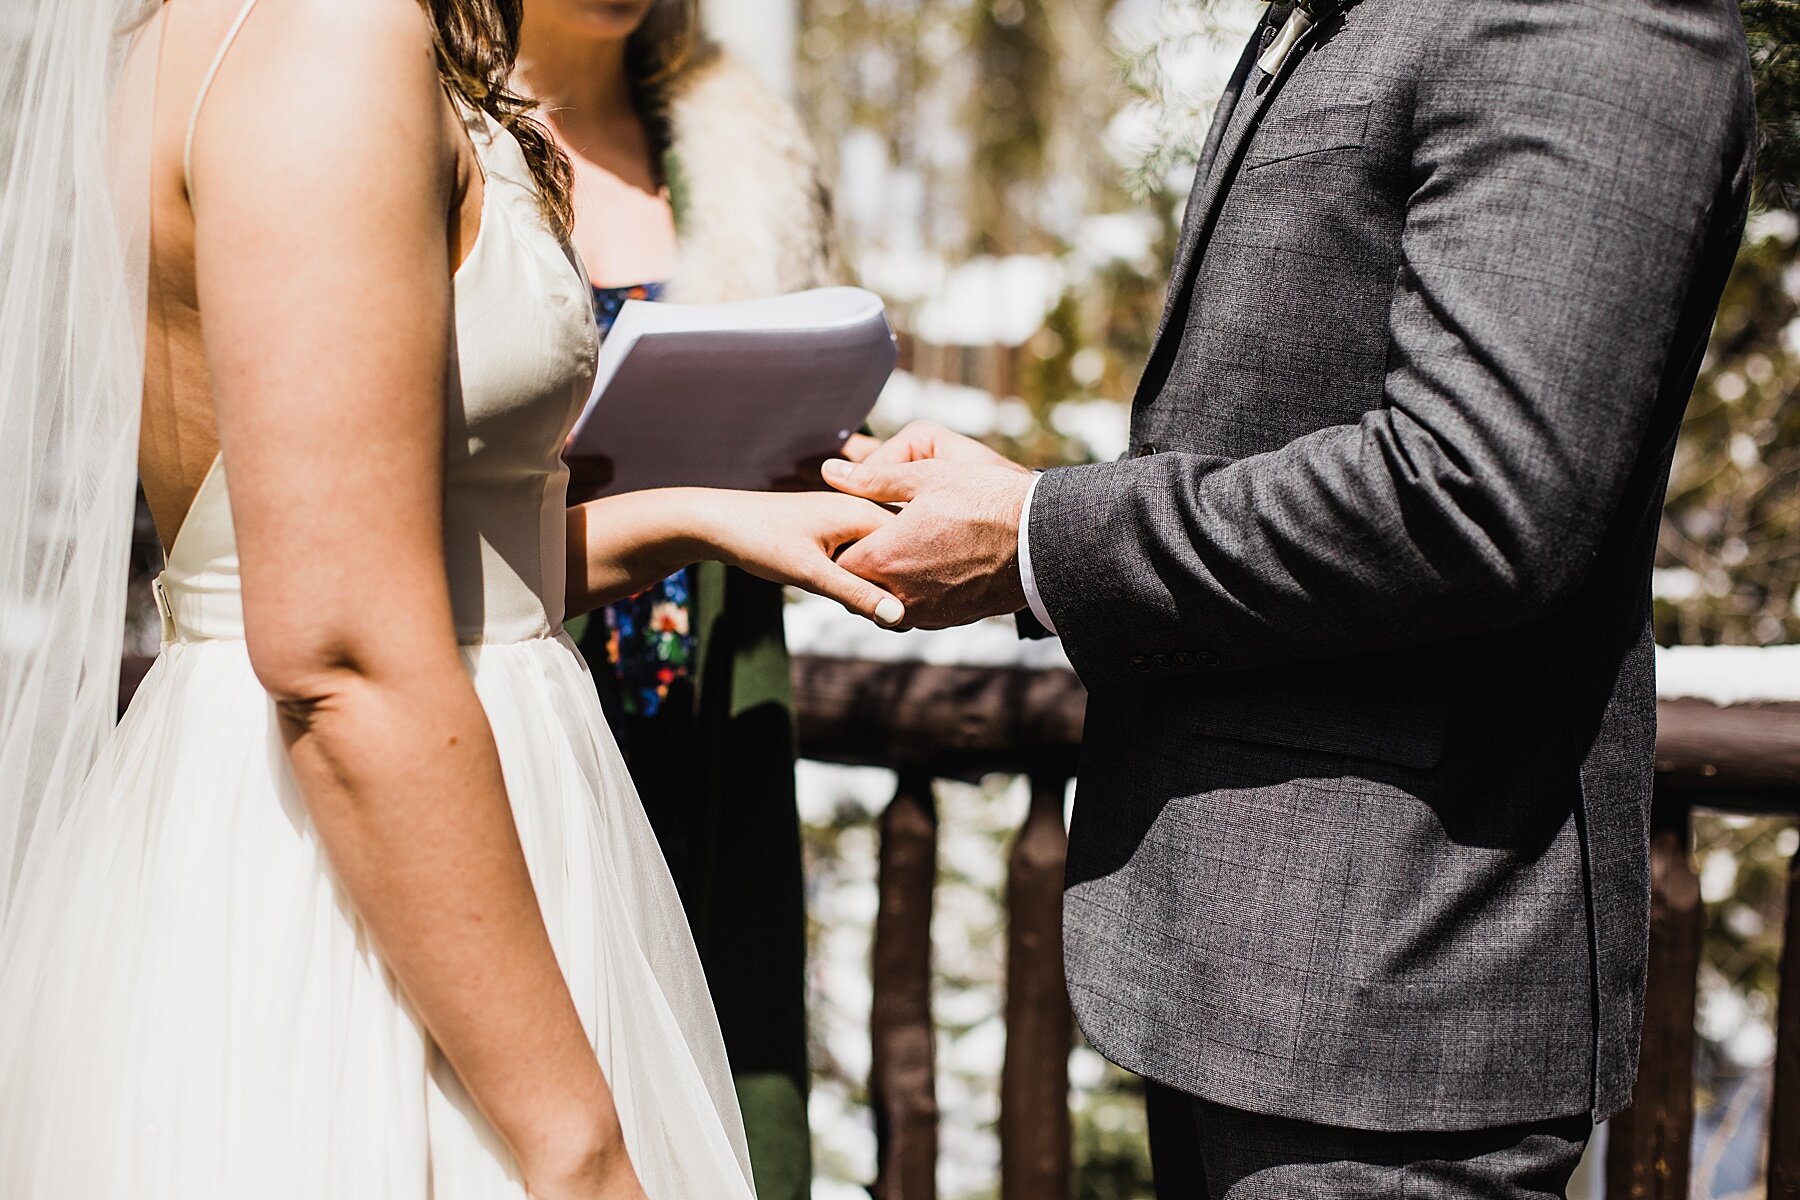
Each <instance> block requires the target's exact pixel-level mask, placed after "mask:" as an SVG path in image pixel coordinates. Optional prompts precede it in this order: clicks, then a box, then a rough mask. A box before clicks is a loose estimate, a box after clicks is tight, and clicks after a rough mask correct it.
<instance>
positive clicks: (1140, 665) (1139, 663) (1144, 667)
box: [1131, 654, 1150, 671]
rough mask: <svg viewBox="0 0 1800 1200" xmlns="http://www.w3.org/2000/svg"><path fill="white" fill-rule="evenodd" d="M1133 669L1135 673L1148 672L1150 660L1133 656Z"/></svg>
mask: <svg viewBox="0 0 1800 1200" xmlns="http://www.w3.org/2000/svg"><path fill="white" fill-rule="evenodd" d="M1131 669H1132V670H1134V671H1148V670H1150V660H1149V659H1147V658H1145V657H1144V656H1143V655H1141V654H1136V655H1133V656H1132V659H1131Z"/></svg>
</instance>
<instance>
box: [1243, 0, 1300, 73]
mask: <svg viewBox="0 0 1800 1200" xmlns="http://www.w3.org/2000/svg"><path fill="white" fill-rule="evenodd" d="M1312 27H1313V16H1312V5H1311V4H1310V3H1307V0H1300V3H1298V4H1295V5H1294V10H1293V11H1292V12H1290V13H1289V14H1288V19H1287V24H1285V25H1283V26H1282V27H1281V32H1280V33H1278V34H1276V35H1275V40H1274V41H1272V42H1270V43H1269V48H1268V49H1267V50H1264V51H1263V53H1262V57H1261V58H1259V59H1257V60H1256V69H1257V70H1259V71H1261V72H1262V73H1263V74H1264V75H1269V76H1274V75H1279V74H1281V68H1282V67H1283V66H1285V65H1286V63H1287V60H1288V55H1290V54H1292V53H1293V52H1294V47H1295V46H1296V45H1298V44H1299V42H1300V39H1301V38H1303V37H1305V36H1306V33H1307V30H1309V29H1311V28H1312Z"/></svg>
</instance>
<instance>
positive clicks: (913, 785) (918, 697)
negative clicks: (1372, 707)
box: [795, 657, 1800, 1200]
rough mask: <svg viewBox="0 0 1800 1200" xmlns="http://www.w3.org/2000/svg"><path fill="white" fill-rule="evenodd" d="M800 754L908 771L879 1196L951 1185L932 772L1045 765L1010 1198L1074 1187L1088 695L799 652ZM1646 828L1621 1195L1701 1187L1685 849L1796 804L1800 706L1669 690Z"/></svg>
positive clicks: (1014, 989)
mask: <svg viewBox="0 0 1800 1200" xmlns="http://www.w3.org/2000/svg"><path fill="white" fill-rule="evenodd" d="M795 689H796V701H797V707H798V713H797V716H798V721H799V729H800V746H801V753H802V754H803V755H804V756H805V757H807V758H810V759H817V760H822V761H826V762H837V763H853V764H862V765H875V766H887V767H892V768H894V769H895V770H896V772H897V773H898V775H899V787H898V789H897V791H896V792H895V795H894V799H893V801H892V803H890V804H889V806H888V808H887V810H886V812H885V813H884V814H883V816H882V818H881V851H880V880H879V882H880V897H881V900H880V904H881V906H880V911H879V913H878V915H877V917H876V922H875V949H874V962H873V970H874V1002H873V1005H872V1009H871V1015H870V1031H869V1032H870V1037H871V1038H872V1041H873V1059H872V1067H871V1079H870V1081H869V1095H870V1098H871V1103H872V1104H873V1105H874V1109H875V1113H874V1117H875V1128H876V1134H877V1143H878V1159H879V1162H878V1174H877V1178H876V1182H875V1196H876V1198H877V1200H931V1198H932V1197H934V1196H935V1195H936V1182H935V1175H936V1169H937V1118H938V1108H937V1098H936V1089H935V1083H934V1062H933V1053H932V1044H933V1035H934V1029H933V1025H932V1016H931V972H932V967H931V907H932V893H933V887H934V882H935V876H936V868H935V863H936V854H937V815H936V809H935V806H934V804H933V800H932V781H933V780H934V779H937V778H962V779H972V778H975V777H978V776H980V775H982V774H985V773H988V772H996V771H1003V772H1008V773H1013V774H1020V775H1024V776H1027V777H1028V778H1029V779H1030V780H1031V797H1032V799H1031V807H1030V811H1029V813H1028V815H1027V816H1026V818H1025V823H1024V825H1023V826H1022V827H1021V828H1020V830H1019V833H1018V836H1017V838H1016V840H1015V841H1014V843H1013V848H1012V853H1011V861H1010V864H1009V868H1008V874H1007V895H1006V906H1007V919H1008V936H1007V964H1006V1034H1007V1041H1006V1058H1005V1065H1004V1067H1003V1070H1002V1075H1001V1083H1000V1094H1001V1114H1000V1153H1001V1195H1002V1197H1004V1198H1005V1200H1059V1198H1064V1197H1068V1196H1070V1195H1071V1191H1072V1182H1073V1162H1072V1153H1071V1140H1070V1124H1069V1107H1068V1057H1069V1055H1068V1052H1069V1049H1070V1041H1071V1038H1072V1036H1073V1030H1072V1028H1071V1020H1070V1014H1069V1008H1068V1001H1067V998H1066V995H1065V993H1064V990H1063V978H1062V938H1061V927H1062V917H1061V911H1062V910H1061V890H1062V871H1063V861H1064V857H1065V853H1066V850H1067V844H1068V843H1067V838H1066V836H1065V834H1064V830H1063V796H1064V794H1065V791H1066V788H1067V785H1068V781H1069V779H1070V778H1071V777H1072V776H1073V774H1074V771H1075V761H1076V753H1077V750H1078V748H1079V746H1080V742H1081V727H1082V717H1083V713H1084V710H1085V707H1086V694H1085V692H1084V691H1083V690H1082V687H1081V684H1080V683H1079V682H1078V681H1077V680H1076V678H1075V676H1074V675H1073V674H1071V673H1070V672H1068V671H1058V670H1050V671H1026V670H1017V669H1006V668H980V667H946V666H929V665H924V664H918V663H873V662H865V661H859V660H846V659H827V658H812V657H802V658H800V659H798V660H797V661H796V664H795ZM1659 718H1660V722H1661V731H1660V734H1659V739H1658V745H1657V790H1656V800H1655V805H1654V814H1653V832H1652V842H1651V878H1652V912H1651V945H1650V974H1649V984H1648V991H1647V995H1646V1000H1645V1014H1644V1041H1643V1053H1642V1061H1641V1067H1640V1071H1639V1075H1638V1083H1637V1089H1636V1091H1635V1092H1634V1094H1633V1102H1632V1106H1631V1108H1630V1109H1628V1110H1627V1111H1626V1112H1625V1113H1623V1114H1621V1115H1620V1116H1619V1117H1618V1118H1616V1119H1615V1120H1614V1121H1613V1122H1612V1123H1611V1133H1610V1138H1609V1141H1608V1152H1607V1163H1606V1181H1607V1183H1606V1191H1607V1196H1608V1197H1609V1198H1615V1200H1626V1198H1629V1200H1686V1197H1687V1195H1688V1177H1689V1172H1690V1141H1691V1138H1692V1133H1693V1125H1694V1050H1695V1031H1694V1007H1695V995H1696V989H1697V986H1698V978H1697V976H1698V971H1699V963H1700V936H1701V926H1702V920H1703V916H1704V913H1703V911H1702V907H1701V904H1700V889H1699V881H1698V879H1697V878H1696V876H1695V874H1694V868H1693V863H1692V861H1691V855H1690V852H1689V835H1688V825H1689V817H1690V814H1691V813H1692V811H1693V810H1694V809H1695V808H1708V809H1724V810H1730V811H1735V812H1754V813H1800V705H1768V706H1763V707H1738V708H1729V709H1721V708H1715V707H1713V706H1711V705H1709V704H1705V703H1700V702H1694V701H1674V702H1665V703H1663V704H1662V705H1661V706H1660V711H1659ZM1788 898H1789V903H1788V908H1787V925H1786V932H1785V941H1784V943H1783V952H1782V963H1781V996H1782V998H1783V999H1784V1000H1790V1001H1792V1000H1795V999H1800V853H1797V854H1796V855H1795V859H1794V862H1793V863H1791V864H1790V867H1789V875H1788ZM1770 1116H1771V1121H1770V1126H1771V1127H1770V1137H1769V1146H1770V1156H1769V1159H1770V1161H1769V1172H1768V1178H1769V1184H1768V1193H1767V1194H1768V1197H1769V1200H1800V1003H1795V1002H1788V1003H1783V1004H1781V1005H1780V1008H1779V1016H1778V1030H1777V1044H1776V1053H1775V1072H1774V1096H1773V1101H1772V1104H1771V1114H1770Z"/></svg>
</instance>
